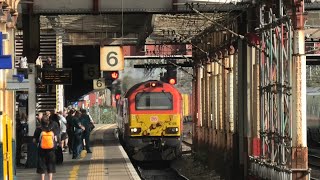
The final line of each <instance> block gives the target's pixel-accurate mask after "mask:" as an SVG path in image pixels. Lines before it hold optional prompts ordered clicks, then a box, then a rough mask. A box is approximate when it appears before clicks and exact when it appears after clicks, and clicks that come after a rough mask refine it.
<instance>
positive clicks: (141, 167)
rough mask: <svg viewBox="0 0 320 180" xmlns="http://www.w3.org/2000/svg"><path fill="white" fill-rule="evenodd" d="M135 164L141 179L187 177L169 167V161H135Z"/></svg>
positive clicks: (172, 179)
mask: <svg viewBox="0 0 320 180" xmlns="http://www.w3.org/2000/svg"><path fill="white" fill-rule="evenodd" d="M135 166H136V169H137V170H138V173H139V175H140V177H141V179H143V180H168V179H170V180H188V178H186V177H184V176H183V175H181V174H179V172H177V171H176V170H174V169H173V168H170V162H164V161H157V162H147V163H136V165H135Z"/></svg>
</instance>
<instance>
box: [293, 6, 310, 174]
mask: <svg viewBox="0 0 320 180" xmlns="http://www.w3.org/2000/svg"><path fill="white" fill-rule="evenodd" d="M293 2H294V7H293V20H292V22H293V27H294V31H293V32H294V34H293V61H292V65H291V72H292V79H291V84H292V169H291V170H292V171H293V175H292V178H293V179H301V180H302V179H305V180H306V179H308V178H309V174H308V171H307V170H308V147H307V115H306V110H307V107H306V104H307V103H306V55H305V31H304V24H305V14H304V0H294V1H293Z"/></svg>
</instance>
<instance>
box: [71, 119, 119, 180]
mask: <svg viewBox="0 0 320 180" xmlns="http://www.w3.org/2000/svg"><path fill="white" fill-rule="evenodd" d="M113 125H114V124H108V125H104V126H101V127H99V128H96V129H95V130H94V131H93V132H95V131H97V130H99V129H108V128H110V127H112V126H113ZM98 148H99V147H98ZM100 148H102V156H103V155H104V151H103V147H100ZM92 154H93V156H92V158H91V159H93V158H94V157H95V156H97V157H100V156H101V150H100V149H96V147H93V153H92ZM86 155H87V153H85V152H84V151H82V152H81V155H80V157H81V158H80V159H79V160H83V159H84V158H85V157H86ZM94 155H95V156H94ZM98 159H99V158H98ZM102 159H103V157H102ZM91 165H92V164H90V167H91ZM102 165H103V164H102ZM103 166H104V165H103ZM103 166H102V170H103V172H102V174H103V173H104V169H103V168H104V167H103ZM90 167H89V174H88V178H89V177H90V170H91V169H92V168H90ZM79 169H80V165H74V166H73V167H72V170H71V171H70V173H69V178H68V179H69V180H76V179H78V172H79ZM94 169H97V168H94ZM99 169H101V168H99ZM94 175H96V174H95V173H94ZM97 178H98V179H100V176H99V177H97ZM97 178H95V176H94V178H93V179H97ZM101 178H102V179H103V176H102V177H101Z"/></svg>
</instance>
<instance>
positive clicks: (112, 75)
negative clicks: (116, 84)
mask: <svg viewBox="0 0 320 180" xmlns="http://www.w3.org/2000/svg"><path fill="white" fill-rule="evenodd" d="M118 77H119V73H118V72H117V71H113V72H112V73H111V78H112V79H114V80H115V79H118Z"/></svg>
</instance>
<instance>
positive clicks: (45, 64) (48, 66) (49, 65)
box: [43, 57, 54, 69]
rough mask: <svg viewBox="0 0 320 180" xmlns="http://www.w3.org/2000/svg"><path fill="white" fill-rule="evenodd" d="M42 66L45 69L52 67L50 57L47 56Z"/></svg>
mask: <svg viewBox="0 0 320 180" xmlns="http://www.w3.org/2000/svg"><path fill="white" fill-rule="evenodd" d="M43 68H45V69H52V68H54V66H53V63H52V59H51V58H50V57H48V59H47V61H46V62H45V63H43Z"/></svg>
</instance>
